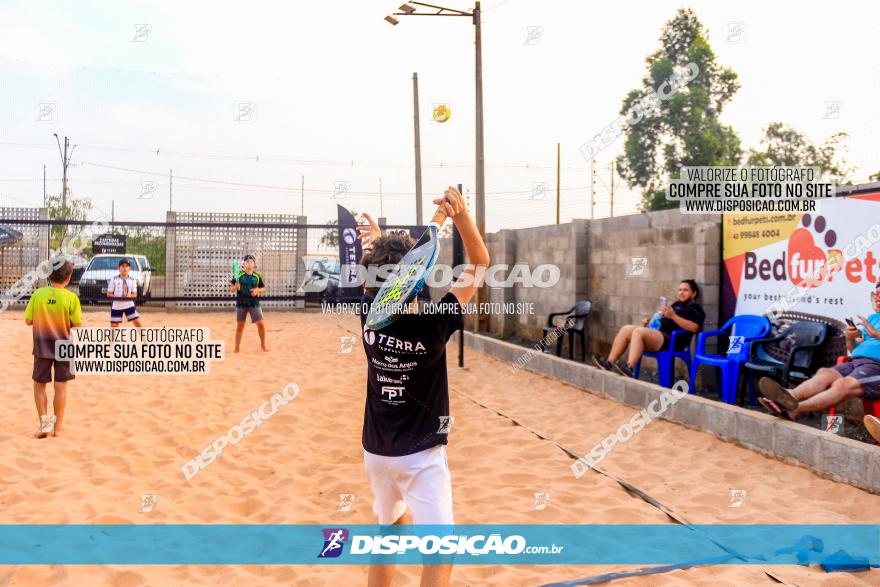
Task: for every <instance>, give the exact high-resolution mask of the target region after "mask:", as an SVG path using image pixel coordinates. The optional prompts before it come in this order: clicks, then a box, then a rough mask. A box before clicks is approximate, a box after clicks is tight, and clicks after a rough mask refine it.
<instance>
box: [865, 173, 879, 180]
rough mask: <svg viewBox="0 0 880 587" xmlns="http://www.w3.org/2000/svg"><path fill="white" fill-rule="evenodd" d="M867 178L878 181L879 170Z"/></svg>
mask: <svg viewBox="0 0 880 587" xmlns="http://www.w3.org/2000/svg"><path fill="white" fill-rule="evenodd" d="M868 179H870V180H871V181H880V171H878V172H877V173H875V174H874V175H872V176H870V177H869V178H868Z"/></svg>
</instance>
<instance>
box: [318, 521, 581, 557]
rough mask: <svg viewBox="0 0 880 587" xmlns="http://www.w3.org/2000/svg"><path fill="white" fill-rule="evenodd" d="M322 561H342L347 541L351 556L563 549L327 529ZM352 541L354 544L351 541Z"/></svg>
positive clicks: (487, 538) (513, 541)
mask: <svg viewBox="0 0 880 587" xmlns="http://www.w3.org/2000/svg"><path fill="white" fill-rule="evenodd" d="M322 532H323V534H324V544H323V547H322V549H321V553H320V554H319V555H318V558H330V557H334V558H335V557H338V556H339V555H340V554H341V553H342V551H343V549H344V544H345V542H346V541H348V542H349V548H348V554H350V555H371V556H372V555H407V554H417V555H459V556H484V555H502V556H504V555H506V556H515V555H523V554H560V553H561V552H562V550H563V548H565V547H564V546H562V545H556V544H551V545H544V546H529V545H528V544H527V543H526V539H525V537H524V536H522V535H519V534H509V535H502V534H499V533H493V534H474V535H467V534H442V533H437V534H383V535H368V534H352V535H349V531H348V529H346V528H324V529H323V530H322ZM349 538H350V540H349Z"/></svg>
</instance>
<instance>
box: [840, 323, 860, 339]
mask: <svg viewBox="0 0 880 587" xmlns="http://www.w3.org/2000/svg"><path fill="white" fill-rule="evenodd" d="M859 334H860V333H859V329H858V328H855V327H854V326H847V327H846V330H844V331H843V335H844V336H845V337H846V339H847V340H855V339H857V338H858V337H859Z"/></svg>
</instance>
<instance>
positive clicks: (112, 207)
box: [110, 200, 116, 224]
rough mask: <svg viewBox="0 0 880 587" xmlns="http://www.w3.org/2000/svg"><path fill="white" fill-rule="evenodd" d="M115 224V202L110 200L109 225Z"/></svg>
mask: <svg viewBox="0 0 880 587" xmlns="http://www.w3.org/2000/svg"><path fill="white" fill-rule="evenodd" d="M114 222H116V200H110V224H113V223H114Z"/></svg>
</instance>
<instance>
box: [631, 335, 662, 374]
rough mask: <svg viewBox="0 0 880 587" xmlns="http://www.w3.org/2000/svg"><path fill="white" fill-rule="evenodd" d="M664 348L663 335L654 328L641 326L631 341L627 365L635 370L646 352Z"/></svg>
mask: <svg viewBox="0 0 880 587" xmlns="http://www.w3.org/2000/svg"><path fill="white" fill-rule="evenodd" d="M661 348H663V333H662V332H660V331H659V330H654V329H653V328H646V327H644V326H640V327H639V328H636V329H635V330H634V331H633V333H632V337H631V338H630V341H629V356H628V357H627V360H626V364H627V365H629V368H630V369H634V368H635V366H636V363H638V362H639V360H641V358H642V354H644V352H645V351H648V352H654V351H659V350H660V349H661Z"/></svg>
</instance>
